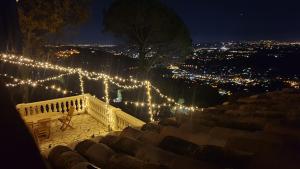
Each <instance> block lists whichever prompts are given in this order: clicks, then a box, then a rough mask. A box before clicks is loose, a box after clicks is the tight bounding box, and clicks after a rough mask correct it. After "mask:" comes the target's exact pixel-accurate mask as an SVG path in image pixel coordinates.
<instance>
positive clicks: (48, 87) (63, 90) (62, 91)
mask: <svg viewBox="0 0 300 169" xmlns="http://www.w3.org/2000/svg"><path fill="white" fill-rule="evenodd" d="M0 76H4V77H8V78H10V79H13V80H14V81H22V82H23V83H22V85H29V86H32V87H34V88H35V87H38V86H40V87H44V88H45V89H46V90H49V89H51V90H53V91H56V92H58V93H61V94H64V95H66V94H68V93H71V94H78V93H75V92H73V91H69V90H67V89H62V88H61V87H57V86H55V85H51V86H47V85H42V84H39V83H37V82H36V81H33V80H30V79H29V80H26V81H24V80H21V79H18V78H16V77H14V76H8V75H7V74H0ZM18 85H20V84H14V83H7V84H6V87H16V86H18Z"/></svg>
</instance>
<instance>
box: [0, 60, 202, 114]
mask: <svg viewBox="0 0 300 169" xmlns="http://www.w3.org/2000/svg"><path fill="white" fill-rule="evenodd" d="M0 56H1V58H0V60H1V61H3V62H5V63H10V64H15V65H20V66H27V67H32V68H41V69H48V70H55V71H60V72H66V73H70V74H72V73H79V74H81V75H82V76H84V77H86V78H87V79H89V80H100V79H106V80H105V81H106V83H107V85H108V83H112V84H114V85H116V86H118V87H120V88H123V89H128V90H129V89H137V88H141V87H143V86H146V88H147V95H148V96H150V98H151V92H150V93H148V91H151V88H152V89H154V91H155V92H157V93H158V94H159V96H160V97H161V98H163V99H166V100H167V101H168V103H173V104H175V105H176V106H177V107H181V108H185V109H188V110H191V111H193V110H195V109H198V107H193V106H190V107H188V106H184V105H182V104H179V103H177V102H176V101H175V100H174V99H173V98H171V97H169V96H166V95H164V94H162V92H160V90H159V89H158V88H156V87H154V86H153V85H151V83H150V82H148V81H147V84H145V82H141V81H138V80H136V79H133V78H132V77H130V78H129V79H125V78H121V77H118V76H115V77H111V76H108V75H106V74H103V73H98V72H89V71H86V70H82V69H80V68H72V67H63V66H59V65H53V64H51V63H48V62H39V61H35V60H32V59H29V58H25V57H23V56H16V55H8V54H0ZM125 82H130V83H133V85H123V84H121V83H125ZM149 86H150V87H149ZM106 100H108V102H109V99H106ZM150 107H151V106H150ZM149 112H151V110H150V109H149Z"/></svg>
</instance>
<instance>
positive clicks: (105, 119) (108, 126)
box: [17, 94, 145, 153]
mask: <svg viewBox="0 0 300 169" xmlns="http://www.w3.org/2000/svg"><path fill="white" fill-rule="evenodd" d="M71 106H73V107H74V108H75V109H74V116H73V117H72V120H71V125H72V126H73V128H68V129H67V130H65V131H62V130H60V127H61V125H62V124H61V122H60V121H58V119H55V118H54V119H52V120H51V123H50V124H51V125H50V137H49V138H48V139H45V140H43V141H39V143H38V144H39V148H40V150H41V152H42V153H46V152H47V151H48V150H49V149H50V148H52V147H54V146H56V145H70V144H71V143H74V142H77V141H81V140H84V139H88V138H92V137H97V136H101V135H105V134H106V133H107V132H109V131H119V130H122V129H124V128H125V127H127V126H132V127H136V128H139V127H141V126H142V125H144V124H145V123H144V122H143V121H141V120H139V119H137V118H135V117H133V116H131V115H129V114H127V113H125V112H123V111H122V110H121V109H119V108H116V107H113V106H111V105H108V104H106V103H105V102H103V101H101V100H99V99H98V98H96V97H94V96H91V95H90V94H83V95H78V96H72V97H65V98H58V99H52V100H46V101H40V102H34V103H26V104H24V103H23V104H18V105H17V110H18V112H19V113H20V115H21V117H22V118H23V119H24V121H25V122H28V121H26V119H29V118H31V119H32V117H39V118H43V117H44V118H47V117H49V115H50V114H57V115H61V114H63V113H66V112H68V111H69V108H70V107H71Z"/></svg>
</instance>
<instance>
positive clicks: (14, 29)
mask: <svg viewBox="0 0 300 169" xmlns="http://www.w3.org/2000/svg"><path fill="white" fill-rule="evenodd" d="M16 6H17V5H16V1H11V0H1V1H0V52H12V53H18V52H20V45H21V43H20V29H19V23H18V15H17V7H16Z"/></svg>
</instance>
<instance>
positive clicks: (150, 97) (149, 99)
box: [145, 81, 154, 121]
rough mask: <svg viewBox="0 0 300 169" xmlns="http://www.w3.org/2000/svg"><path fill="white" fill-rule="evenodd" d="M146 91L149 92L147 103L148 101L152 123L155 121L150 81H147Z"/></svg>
mask: <svg viewBox="0 0 300 169" xmlns="http://www.w3.org/2000/svg"><path fill="white" fill-rule="evenodd" d="M145 83H146V90H147V101H148V105H149V106H148V108H149V112H148V113H149V115H150V121H154V119H153V114H152V106H151V105H152V96H151V83H150V82H149V81H146V82H145Z"/></svg>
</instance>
